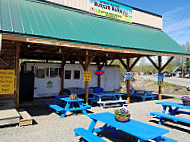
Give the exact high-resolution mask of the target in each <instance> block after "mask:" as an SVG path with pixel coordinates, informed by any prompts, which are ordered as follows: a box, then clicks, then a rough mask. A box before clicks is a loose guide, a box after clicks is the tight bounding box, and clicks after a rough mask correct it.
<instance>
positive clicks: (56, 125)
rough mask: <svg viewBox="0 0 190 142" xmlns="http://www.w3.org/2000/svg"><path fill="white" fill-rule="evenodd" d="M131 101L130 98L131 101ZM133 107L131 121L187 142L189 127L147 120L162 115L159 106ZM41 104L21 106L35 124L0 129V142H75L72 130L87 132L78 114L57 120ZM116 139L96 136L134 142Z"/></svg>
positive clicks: (109, 109) (152, 103)
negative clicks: (151, 113)
mask: <svg viewBox="0 0 190 142" xmlns="http://www.w3.org/2000/svg"><path fill="white" fill-rule="evenodd" d="M165 98H166V99H164V100H163V101H166V100H167V101H173V102H180V100H179V96H171V95H167V97H165ZM132 99H133V98H132ZM132 102H133V103H131V104H129V105H128V107H127V108H128V110H129V111H130V113H131V114H132V115H131V118H132V119H135V120H138V121H141V122H144V123H147V124H150V125H155V126H157V127H161V128H165V129H168V130H170V132H169V133H168V134H166V135H165V136H167V137H169V138H172V139H175V140H178V141H179V142H190V125H187V124H179V123H178V124H177V123H174V122H172V121H165V122H164V125H161V126H159V125H158V124H157V123H158V119H156V118H153V117H152V116H150V115H149V114H150V112H152V111H158V112H161V111H162V107H161V105H156V104H155V102H156V101H150V100H148V101H145V102H141V100H137V99H134V100H133V101H132ZM43 104H44V102H40V101H39V100H38V101H36V102H35V103H34V105H32V106H25V107H24V108H25V110H27V111H28V112H29V113H30V114H31V116H32V117H33V118H34V120H35V124H34V125H30V126H24V127H19V126H10V127H4V128H0V142H37V141H38V142H53V141H56V142H78V141H79V138H80V137H75V136H74V132H73V129H74V128H78V127H82V128H85V129H87V128H88V126H89V124H90V122H91V120H90V119H89V118H88V117H87V116H85V115H83V114H82V113H81V112H79V113H69V112H68V113H67V116H66V117H65V118H62V119H60V118H59V117H60V116H59V115H58V114H56V113H55V112H49V111H48V108H47V107H45V106H44V105H43ZM119 107H120V106H119V105H112V106H109V105H108V106H107V107H106V108H105V109H103V110H102V109H100V107H98V106H97V107H93V108H92V109H91V110H90V111H88V113H89V114H90V113H99V112H114V109H116V108H119ZM181 117H185V118H189V119H190V116H187V115H181ZM99 126H103V124H102V123H100V122H98V123H97V125H96V127H99ZM119 134H120V137H119V138H114V137H113V135H112V132H111V131H104V132H101V133H99V134H98V135H99V136H100V137H102V138H103V139H105V140H106V141H114V142H135V141H137V138H136V137H133V136H131V135H128V134H126V133H124V132H122V131H119Z"/></svg>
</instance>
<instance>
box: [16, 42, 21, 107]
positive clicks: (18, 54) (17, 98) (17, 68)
mask: <svg viewBox="0 0 190 142" xmlns="http://www.w3.org/2000/svg"><path fill="white" fill-rule="evenodd" d="M19 56H20V43H19V42H17V43H16V107H17V108H19V88H20V71H19V70H20V64H19Z"/></svg>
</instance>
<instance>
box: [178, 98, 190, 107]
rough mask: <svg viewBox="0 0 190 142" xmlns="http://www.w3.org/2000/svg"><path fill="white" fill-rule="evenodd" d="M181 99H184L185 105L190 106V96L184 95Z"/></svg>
mask: <svg viewBox="0 0 190 142" xmlns="http://www.w3.org/2000/svg"><path fill="white" fill-rule="evenodd" d="M180 100H182V101H183V104H184V106H190V97H189V96H182V97H181V98H180Z"/></svg>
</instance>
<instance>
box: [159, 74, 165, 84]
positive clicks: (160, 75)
mask: <svg viewBox="0 0 190 142" xmlns="http://www.w3.org/2000/svg"><path fill="white" fill-rule="evenodd" d="M163 79H164V73H163V72H159V73H158V86H162V85H163V81H164V80H163Z"/></svg>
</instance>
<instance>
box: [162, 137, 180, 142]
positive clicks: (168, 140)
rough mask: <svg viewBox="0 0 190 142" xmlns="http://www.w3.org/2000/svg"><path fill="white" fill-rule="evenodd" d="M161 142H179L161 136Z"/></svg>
mask: <svg viewBox="0 0 190 142" xmlns="http://www.w3.org/2000/svg"><path fill="white" fill-rule="evenodd" d="M159 142H177V141H176V140H173V139H170V138H168V137H164V136H161V137H160V140H159Z"/></svg>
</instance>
